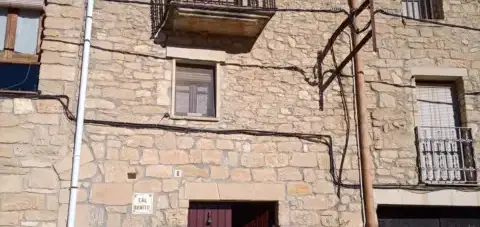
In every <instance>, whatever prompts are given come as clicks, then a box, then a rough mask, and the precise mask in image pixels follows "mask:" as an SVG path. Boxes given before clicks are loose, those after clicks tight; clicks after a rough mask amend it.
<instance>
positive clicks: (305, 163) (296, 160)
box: [290, 152, 318, 167]
mask: <svg viewBox="0 0 480 227" xmlns="http://www.w3.org/2000/svg"><path fill="white" fill-rule="evenodd" d="M290 165H291V166H296V167H316V166H317V165H318V164H317V155H316V153H314V152H308V153H299V152H295V153H293V154H292V159H291V160H290Z"/></svg>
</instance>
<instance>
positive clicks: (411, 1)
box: [402, 0, 444, 19]
mask: <svg viewBox="0 0 480 227" xmlns="http://www.w3.org/2000/svg"><path fill="white" fill-rule="evenodd" d="M402 15H403V16H406V17H411V18H415V19H444V12H443V0H402Z"/></svg>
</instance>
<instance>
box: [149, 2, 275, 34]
mask: <svg viewBox="0 0 480 227" xmlns="http://www.w3.org/2000/svg"><path fill="white" fill-rule="evenodd" d="M179 7H180V8H181V7H183V8H189V9H205V10H206V11H204V12H201V14H211V13H212V12H216V11H217V12H220V11H222V12H251V13H254V14H255V13H258V14H260V15H264V13H262V11H266V10H267V9H274V8H275V0H151V15H150V16H151V20H152V32H153V33H154V32H156V31H157V30H158V29H159V28H161V27H163V26H164V25H165V23H168V21H167V16H168V15H169V11H171V10H172V9H176V8H179ZM248 9H255V10H252V11H248ZM272 12H273V11H272ZM272 15H273V14H272ZM272 15H270V17H271V16H272ZM215 16H218V15H215ZM244 16H245V15H244ZM182 23H183V22H182ZM188 23H189V22H188ZM255 23H258V22H255ZM260 24H261V23H260ZM217 26H220V25H217ZM222 26H223V25H222ZM167 27H168V26H167ZM212 27H213V26H212Z"/></svg>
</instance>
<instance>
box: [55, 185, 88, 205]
mask: <svg viewBox="0 0 480 227" xmlns="http://www.w3.org/2000/svg"><path fill="white" fill-rule="evenodd" d="M87 200H88V192H87V189H83V188H79V189H78V190H77V202H85V201H87ZM69 201H70V189H68V188H63V189H60V193H59V196H58V202H59V203H68V202H69Z"/></svg>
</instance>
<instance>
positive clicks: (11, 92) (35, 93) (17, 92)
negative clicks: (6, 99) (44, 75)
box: [0, 89, 40, 95]
mask: <svg viewBox="0 0 480 227" xmlns="http://www.w3.org/2000/svg"><path fill="white" fill-rule="evenodd" d="M0 94H19V95H38V94H40V91H16V90H4V89H0Z"/></svg>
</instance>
